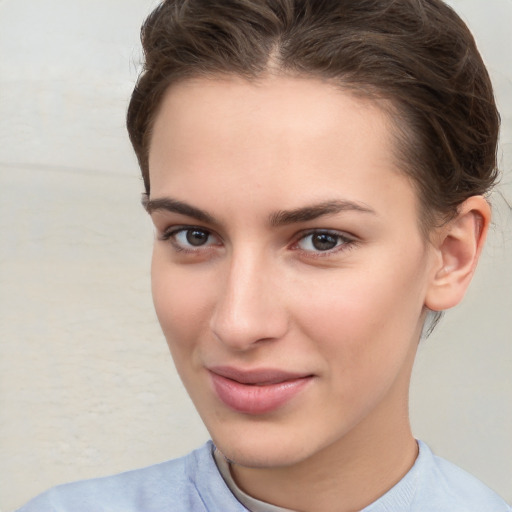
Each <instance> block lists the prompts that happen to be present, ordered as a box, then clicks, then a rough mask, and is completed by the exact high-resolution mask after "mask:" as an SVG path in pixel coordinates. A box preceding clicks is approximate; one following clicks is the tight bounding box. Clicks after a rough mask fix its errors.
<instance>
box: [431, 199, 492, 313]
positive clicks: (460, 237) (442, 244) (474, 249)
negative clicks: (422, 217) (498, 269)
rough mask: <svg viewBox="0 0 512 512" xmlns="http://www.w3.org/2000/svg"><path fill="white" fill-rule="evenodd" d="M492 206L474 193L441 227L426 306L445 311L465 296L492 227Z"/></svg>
mask: <svg viewBox="0 0 512 512" xmlns="http://www.w3.org/2000/svg"><path fill="white" fill-rule="evenodd" d="M490 219H491V209H490V206H489V203H488V202H487V201H486V199H485V198H484V197H482V196H472V197H470V198H469V199H467V200H466V201H464V203H462V205H461V206H460V208H459V211H458V213H457V216H456V217H455V218H454V219H452V220H451V221H449V222H448V223H447V224H446V225H444V226H443V227H441V228H439V232H438V233H437V238H436V240H435V241H434V244H435V252H436V258H435V261H436V263H435V264H434V267H433V269H432V279H431V281H430V283H429V288H428V290H427V295H426V298H425V306H426V307H427V308H428V309H430V310H433V311H442V310H445V309H449V308H452V307H454V306H456V305H457V304H458V303H459V302H460V301H461V300H462V298H463V297H464V294H465V293H466V290H467V288H468V286H469V283H470V282H471V278H472V277H473V273H474V271H475V268H476V265H477V263H478V258H479V256H480V253H481V252H482V248H483V245H484V242H485V238H486V235H487V230H488V228H489V223H490Z"/></svg>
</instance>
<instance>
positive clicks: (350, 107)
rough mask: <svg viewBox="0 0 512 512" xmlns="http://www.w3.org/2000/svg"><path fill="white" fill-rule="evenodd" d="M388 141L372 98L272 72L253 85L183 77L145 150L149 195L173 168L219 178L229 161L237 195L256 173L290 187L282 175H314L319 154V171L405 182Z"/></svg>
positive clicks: (384, 118)
mask: <svg viewBox="0 0 512 512" xmlns="http://www.w3.org/2000/svg"><path fill="white" fill-rule="evenodd" d="M347 114H348V115H347ZM170 116H171V117H170ZM347 117H349V118H350V119H351V123H350V126H348V125H346V124H345V119H346V118H347ZM368 119H371V122H368V121H367V120H368ZM340 121H341V123H340ZM191 135H192V137H194V139H195V141H196V142H198V143H197V144H194V143H193V142H191V141H190V137H191ZM157 139H158V140H157ZM163 139H165V140H163ZM370 139H371V140H372V144H368V143H367V142H368V140H370ZM199 141H200V143H199ZM393 142H394V137H393V127H392V125H391V122H390V121H389V118H388V115H387V114H386V113H385V112H384V110H383V109H381V108H379V106H378V103H377V102H376V101H373V100H368V99H366V98H356V97H355V96H354V95H352V94H347V93H346V92H342V91H341V90H340V89H339V88H337V87H335V86H334V85H331V84H329V83H327V82H321V81H319V80H317V79H311V78H295V77H285V76H272V75H271V76H269V77H267V78H265V79H262V80H260V81H255V82H248V81H246V80H243V79H241V78H237V77H232V78H223V79H209V80H208V79H197V80H188V81H185V82H182V83H178V84H175V85H173V86H172V87H171V88H170V89H169V91H168V92H167V94H166V95H165V97H164V100H163V102H162V105H161V107H160V112H159V115H157V117H156V119H155V124H154V127H153V139H152V141H151V146H150V152H149V169H150V179H151V189H152V195H156V190H157V189H158V190H159V193H158V195H161V192H163V189H162V188H161V185H162V184H163V181H165V182H167V183H168V176H167V172H170V171H172V169H173V168H176V167H177V166H179V171H183V172H185V171H186V172H191V173H194V172H196V171H197V172H200V171H206V170H207V171H208V173H212V174H216V173H217V174H218V176H219V178H220V177H221V176H222V174H223V172H225V171H226V169H225V168H224V167H225V161H226V156H228V157H229V161H230V165H232V168H233V169H236V168H238V169H240V176H241V177H242V179H241V183H240V186H241V189H240V193H243V188H244V187H243V185H244V184H246V183H248V181H249V180H246V179H245V178H243V176H247V175H248V174H253V175H260V177H261V181H262V183H263V181H264V176H265V175H266V174H267V173H270V174H271V175H272V179H273V181H274V184H275V185H278V186H281V187H286V188H287V189H288V190H290V189H293V187H294V180H290V176H289V174H288V173H287V172H283V171H284V170H285V169H297V170H299V171H301V172H298V173H297V174H296V175H297V176H299V175H301V174H304V171H306V174H311V175H315V174H316V173H317V172H318V159H317V156H318V153H319V152H322V153H323V161H322V166H323V169H322V170H323V171H332V172H333V173H335V174H338V173H340V172H343V173H344V174H345V176H344V178H347V177H349V175H350V174H351V173H352V174H354V175H356V174H357V172H358V169H359V168H360V167H361V165H366V166H367V165H368V162H371V165H372V167H373V168H374V170H375V172H379V170H380V169H385V170H386V172H389V170H390V169H394V170H396V171H397V174H400V175H401V176H402V177H403V173H402V172H401V171H400V169H399V168H398V166H397V165H396V159H395V156H394V144H393ZM192 146H193V151H191V149H192ZM308 147H314V148H315V151H312V152H309V151H308V150H307V148H308ZM333 147H334V148H336V150H335V151H333ZM155 148H157V150H155ZM363 160H364V163H363ZM161 178H162V179H161ZM233 178H235V179H236V177H234V176H231V177H230V179H233ZM297 179H298V178H297ZM190 181H192V180H190ZM297 185H298V186H300V183H298V182H297ZM318 185H319V189H318V194H319V195H322V196H323V195H324V191H323V190H321V189H322V188H323V187H322V186H321V185H322V184H321V183H319V184H318ZM267 192H268V190H267ZM312 193H313V194H314V191H312Z"/></svg>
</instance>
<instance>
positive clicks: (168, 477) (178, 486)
mask: <svg viewBox="0 0 512 512" xmlns="http://www.w3.org/2000/svg"><path fill="white" fill-rule="evenodd" d="M223 485H224V484H223V480H222V478H221V477H220V475H219V473H218V470H217V467H216V465H215V462H214V461H213V457H212V444H211V442H209V443H207V444H205V445H204V446H202V447H201V448H199V449H197V450H195V451H193V452H191V453H190V454H188V455H186V456H185V457H181V458H179V459H175V460H170V461H167V462H162V463H160V464H155V465H153V466H149V467H146V468H142V469H136V470H133V471H127V472H125V473H120V474H118V475H113V476H108V477H103V478H95V479H92V480H83V481H80V482H74V483H70V484H65V485H60V486H58V487H55V488H53V489H50V490H49V491H47V492H45V493H43V494H41V495H40V496H38V497H37V498H35V499H34V500H32V501H30V502H29V503H28V504H27V505H25V506H24V507H22V508H21V509H19V510H18V512H92V511H94V512H157V511H158V512H161V511H162V510H166V511H169V512H178V511H179V512H183V511H184V510H190V511H197V512H203V511H206V510H207V508H206V507H205V505H204V499H203V497H202V495H201V494H202V493H203V492H206V493H208V492H211V489H212V488H213V489H214V490H215V489H216V490H218V492H219V494H221V495H222V493H223V492H225V489H223V488H222V487H223ZM214 492H215V491H214Z"/></svg>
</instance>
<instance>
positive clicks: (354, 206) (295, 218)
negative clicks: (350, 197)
mask: <svg viewBox="0 0 512 512" xmlns="http://www.w3.org/2000/svg"><path fill="white" fill-rule="evenodd" d="M345 211H355V212H361V213H370V214H373V215H376V212H375V210H372V209H371V208H370V207H369V206H367V205H365V204H360V203H355V202H353V201H345V200H343V201H342V200H333V201H324V202H322V203H318V204H314V205H311V206H305V207H302V208H296V209H294V210H283V211H279V212H276V213H273V214H272V215H271V216H270V224H271V225H272V226H284V225H286V224H293V223H297V222H307V221H310V220H315V219H317V218H319V217H322V216H324V215H333V214H336V213H340V212H345Z"/></svg>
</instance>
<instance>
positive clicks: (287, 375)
mask: <svg viewBox="0 0 512 512" xmlns="http://www.w3.org/2000/svg"><path fill="white" fill-rule="evenodd" d="M208 370H209V371H210V372H212V373H215V374H216V375H220V376H221V377H225V378H227V379H231V380H234V381H236V382H239V383H240V384H259V385H270V384H278V383H280V382H285V381H289V380H295V379H302V378H305V377H311V374H309V373H300V372H289V371H286V370H278V369H274V368H254V369H239V368H234V367H232V366H213V367H210V368H208Z"/></svg>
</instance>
